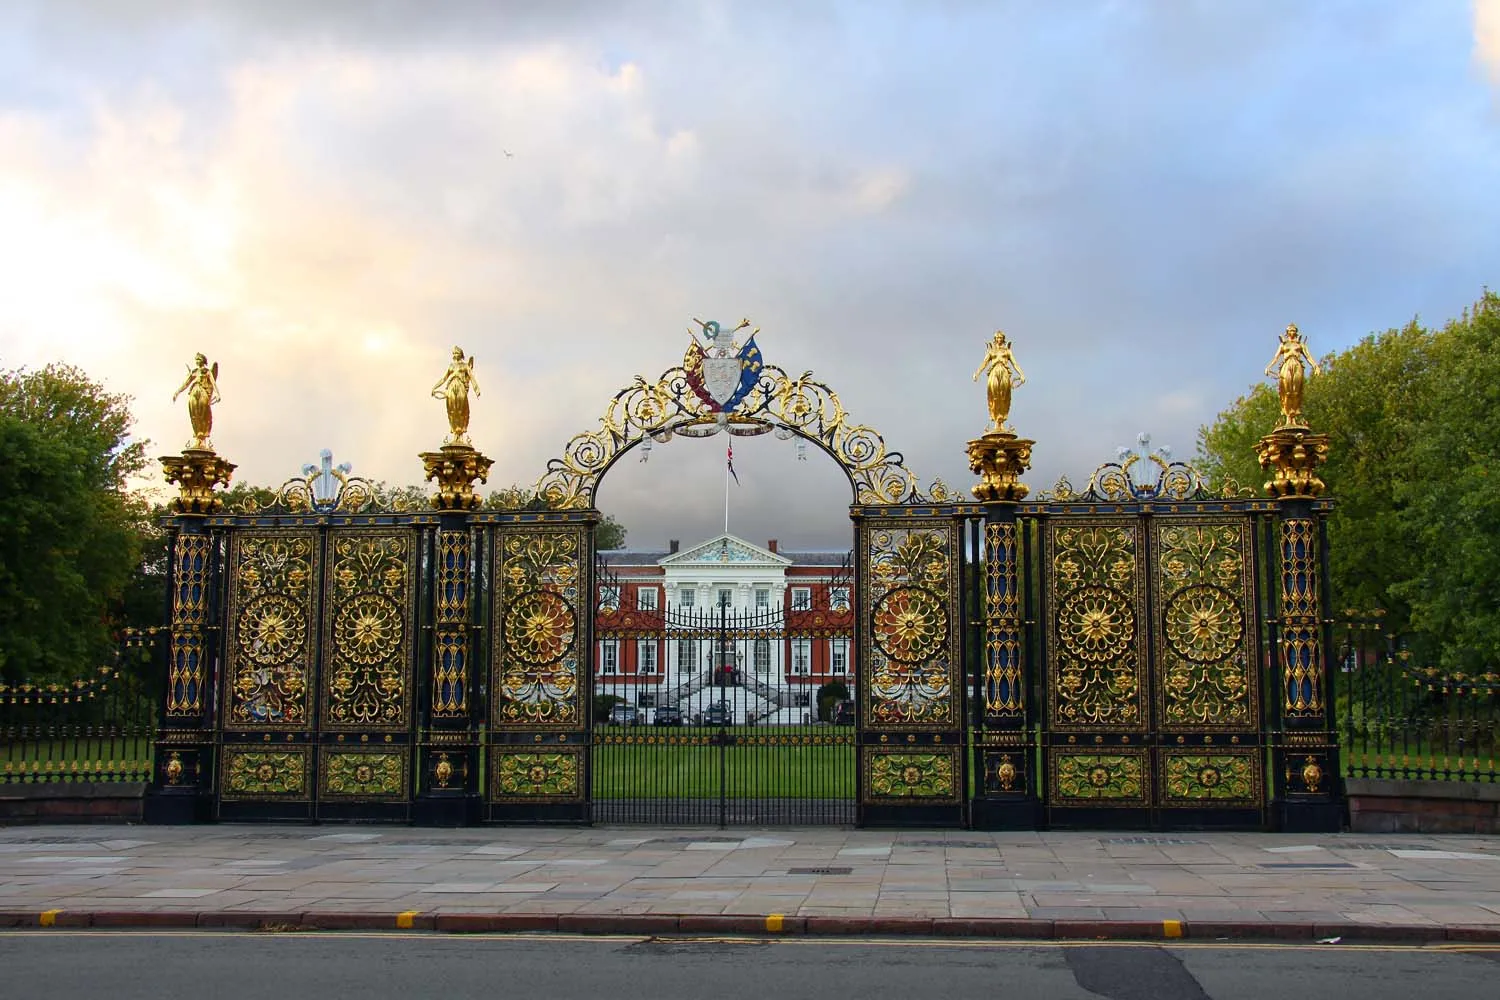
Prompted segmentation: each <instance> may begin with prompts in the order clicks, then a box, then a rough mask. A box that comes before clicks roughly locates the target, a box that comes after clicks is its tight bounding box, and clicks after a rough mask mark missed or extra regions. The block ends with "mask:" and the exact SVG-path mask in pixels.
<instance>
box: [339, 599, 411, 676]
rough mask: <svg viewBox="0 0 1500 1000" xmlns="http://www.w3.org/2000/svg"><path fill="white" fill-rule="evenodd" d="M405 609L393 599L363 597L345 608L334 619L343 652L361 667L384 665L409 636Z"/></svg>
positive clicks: (343, 606) (345, 605)
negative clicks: (403, 638) (406, 631)
mask: <svg viewBox="0 0 1500 1000" xmlns="http://www.w3.org/2000/svg"><path fill="white" fill-rule="evenodd" d="M404 625H405V621H404V620H403V615H402V610H401V608H400V607H399V606H398V605H397V604H396V602H395V601H392V600H391V599H390V598H389V597H385V596H384V595H378V594H361V595H360V596H358V597H356V598H354V599H353V600H352V601H350V602H348V603H347V604H344V605H342V606H341V607H340V608H339V610H338V614H337V616H336V617H335V620H334V632H335V635H336V637H337V639H338V643H339V652H341V653H342V654H343V655H344V656H346V657H348V658H349V659H350V660H352V661H354V662H355V663H358V664H361V665H366V666H368V665H373V664H378V663H383V662H384V661H386V660H387V659H389V658H390V657H391V655H392V654H393V653H395V652H397V651H398V650H399V649H400V646H401V639H402V637H403V635H404V633H405V628H404Z"/></svg>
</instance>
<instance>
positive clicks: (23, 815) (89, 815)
mask: <svg viewBox="0 0 1500 1000" xmlns="http://www.w3.org/2000/svg"><path fill="white" fill-rule="evenodd" d="M145 798H146V783H145V782H144V781H124V782H102V781H101V782H94V781H70V782H57V783H42V784H35V785H23V784H14V785H0V823H139V822H140V821H141V807H142V804H143V803H144V802H145Z"/></svg>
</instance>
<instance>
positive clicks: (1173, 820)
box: [1042, 503, 1267, 828]
mask: <svg viewBox="0 0 1500 1000" xmlns="http://www.w3.org/2000/svg"><path fill="white" fill-rule="evenodd" d="M1172 506H1173V508H1175V510H1176V511H1177V512H1176V513H1171V514H1167V515H1165V516H1159V515H1158V516H1153V512H1151V511H1150V510H1146V511H1141V512H1136V513H1129V514H1120V515H1106V514H1095V513H1093V512H1088V513H1084V514H1081V515H1072V514H1069V513H1067V512H1057V513H1054V514H1052V515H1051V516H1049V517H1048V518H1047V519H1046V520H1045V521H1044V523H1043V527H1042V536H1043V560H1042V565H1043V567H1044V571H1045V573H1046V583H1045V586H1044V590H1043V594H1044V596H1043V600H1042V616H1043V619H1042V620H1043V622H1044V623H1045V628H1046V630H1047V631H1046V675H1045V676H1046V682H1045V683H1046V691H1047V702H1046V737H1045V741H1044V748H1045V756H1046V769H1045V778H1046V786H1047V797H1046V808H1047V820H1048V822H1049V823H1051V824H1071V825H1078V824H1084V825H1093V826H1113V825H1126V826H1144V827H1152V828H1155V827H1172V826H1203V825H1208V824H1214V825H1228V826H1250V827H1260V826H1263V825H1265V819H1266V815H1265V808H1266V804H1267V796H1266V784H1265V759H1264V754H1265V751H1264V747H1263V745H1262V742H1261V738H1260V736H1261V731H1262V719H1261V710H1260V706H1261V691H1262V687H1263V667H1262V657H1261V655H1260V650H1261V643H1260V641H1259V639H1260V627H1259V626H1260V621H1259V615H1258V609H1257V604H1256V600H1255V596H1256V595H1255V586H1254V575H1253V571H1254V566H1255V562H1256V560H1255V553H1256V547H1255V534H1256V533H1255V525H1254V522H1253V521H1252V519H1251V517H1250V516H1249V515H1247V514H1226V513H1223V512H1222V511H1221V510H1215V509H1199V510H1194V509H1192V508H1193V507H1195V506H1196V505H1193V504H1186V503H1179V504H1174V505H1172ZM1222 506H1223V505H1220V504H1211V505H1209V507H1211V508H1222Z"/></svg>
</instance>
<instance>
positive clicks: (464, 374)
mask: <svg viewBox="0 0 1500 1000" xmlns="http://www.w3.org/2000/svg"><path fill="white" fill-rule="evenodd" d="M471 388H472V389H473V390H474V395H476V396H477V395H479V380H478V379H477V378H475V377H474V355H472V354H471V355H469V356H468V357H467V358H465V357H464V351H463V348H461V347H455V348H454V349H453V361H452V363H451V364H449V365H448V370H447V371H446V372H444V373H443V377H442V378H440V379H438V381H437V385H434V386H433V387H432V395H433V398H434V399H441V400H442V401H443V402H444V403H446V404H447V407H448V432H449V433H448V438H447V440H446V441H445V443H446V444H456V445H467V444H468V443H469V390H470V389H471Z"/></svg>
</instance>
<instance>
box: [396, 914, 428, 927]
mask: <svg viewBox="0 0 1500 1000" xmlns="http://www.w3.org/2000/svg"><path fill="white" fill-rule="evenodd" d="M421 912H422V911H421V910H402V911H401V912H400V913H398V914H396V928H397V929H398V930H403V931H409V930H411V918H412V917H415V916H416V915H417V914H418V913H421Z"/></svg>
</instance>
